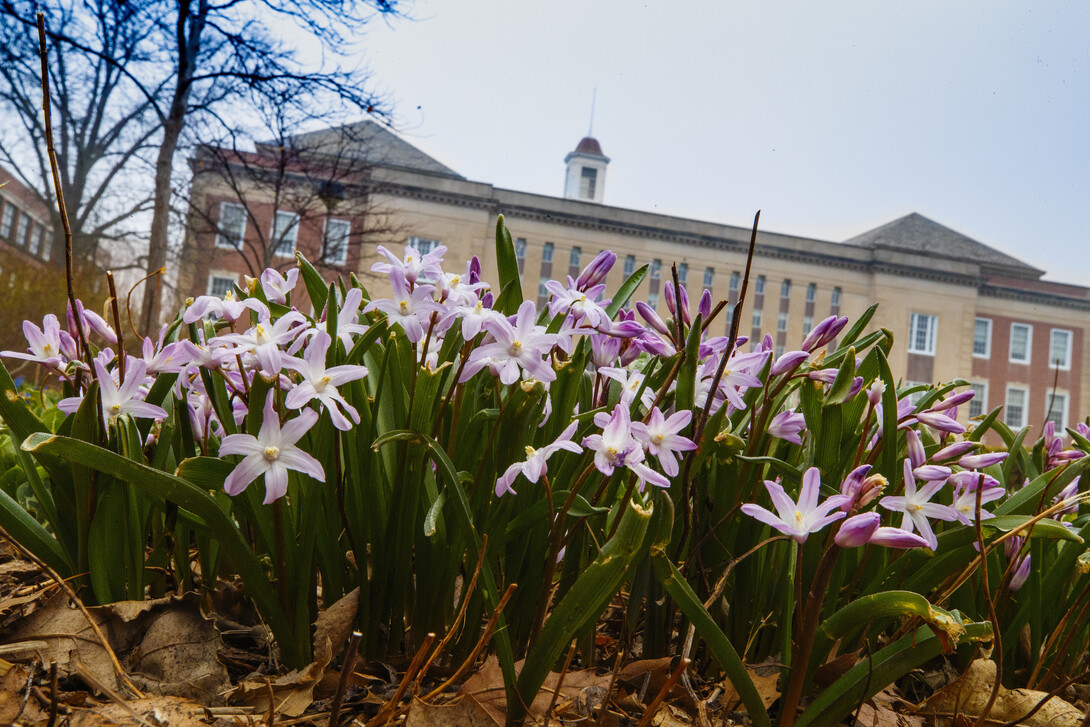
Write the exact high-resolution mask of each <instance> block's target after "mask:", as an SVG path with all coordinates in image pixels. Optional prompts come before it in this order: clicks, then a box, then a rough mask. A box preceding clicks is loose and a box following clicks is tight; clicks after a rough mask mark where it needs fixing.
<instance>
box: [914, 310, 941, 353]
mask: <svg viewBox="0 0 1090 727" xmlns="http://www.w3.org/2000/svg"><path fill="white" fill-rule="evenodd" d="M938 327H939V317H938V316H930V315H927V314H926V313H913V314H912V316H911V318H909V325H908V352H909V353H919V354H923V355H925V356H934V355H935V333H936V331H937V330H938Z"/></svg>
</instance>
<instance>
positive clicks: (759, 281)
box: [753, 275, 765, 295]
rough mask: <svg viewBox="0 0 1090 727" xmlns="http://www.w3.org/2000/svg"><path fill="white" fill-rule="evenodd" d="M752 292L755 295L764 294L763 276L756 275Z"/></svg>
mask: <svg viewBox="0 0 1090 727" xmlns="http://www.w3.org/2000/svg"><path fill="white" fill-rule="evenodd" d="M753 292H754V293H756V294H757V295H764V292H765V276H763V275H758V276H757V284H756V285H755V286H753Z"/></svg>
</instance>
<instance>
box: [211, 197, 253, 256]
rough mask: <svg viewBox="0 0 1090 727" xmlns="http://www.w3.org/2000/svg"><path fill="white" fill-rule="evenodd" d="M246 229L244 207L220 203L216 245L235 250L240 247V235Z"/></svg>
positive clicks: (241, 235)
mask: <svg viewBox="0 0 1090 727" xmlns="http://www.w3.org/2000/svg"><path fill="white" fill-rule="evenodd" d="M245 231H246V209H245V208H244V207H243V206H242V205H240V204H231V203H229V202H223V203H221V204H220V219H219V234H218V235H217V236H216V245H217V246H219V247H229V248H234V249H235V250H241V249H242V237H243V234H244V233H245Z"/></svg>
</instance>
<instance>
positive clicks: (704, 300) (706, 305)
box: [696, 288, 712, 321]
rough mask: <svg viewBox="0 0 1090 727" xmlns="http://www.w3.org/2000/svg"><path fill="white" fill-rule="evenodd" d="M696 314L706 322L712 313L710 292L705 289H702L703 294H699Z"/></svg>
mask: <svg viewBox="0 0 1090 727" xmlns="http://www.w3.org/2000/svg"><path fill="white" fill-rule="evenodd" d="M696 312H697V313H699V314H700V317H701V319H702V320H705V321H707V320H708V316H709V315H711V312H712V292H711V291H710V290H708V289H707V288H704V292H703V293H701V294H700V302H698V303H697V304H696Z"/></svg>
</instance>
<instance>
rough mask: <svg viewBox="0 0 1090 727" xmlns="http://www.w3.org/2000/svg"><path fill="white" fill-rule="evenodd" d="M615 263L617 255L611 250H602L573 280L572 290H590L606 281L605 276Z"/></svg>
mask: <svg viewBox="0 0 1090 727" xmlns="http://www.w3.org/2000/svg"><path fill="white" fill-rule="evenodd" d="M616 262H617V254H616V253H615V252H613V251H612V250H602V252H600V253H598V254H597V255H595V256H594V259H593V260H591V261H590V265H587V266H586V267H585V268H583V272H581V273H579V277H578V278H576V279H575V283H574V285H572V287H573V288H575V289H576V290H590V289H591V288H593V287H595V286H596V285H598V284H599V283H602V282H604V281H605V279H606V274H607V273H609V271H610V269H612V268H613V264H614V263H616Z"/></svg>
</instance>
